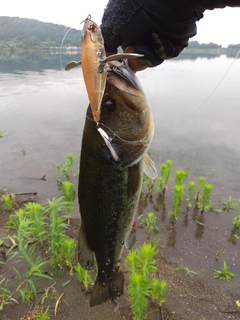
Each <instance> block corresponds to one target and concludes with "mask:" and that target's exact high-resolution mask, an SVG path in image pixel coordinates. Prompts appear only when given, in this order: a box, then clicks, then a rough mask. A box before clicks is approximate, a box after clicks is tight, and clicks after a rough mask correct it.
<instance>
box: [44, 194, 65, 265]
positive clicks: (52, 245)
mask: <svg viewBox="0 0 240 320" xmlns="http://www.w3.org/2000/svg"><path fill="white" fill-rule="evenodd" d="M65 208H66V205H65V204H64V203H63V202H62V198H53V199H52V201H50V200H48V205H47V211H48V212H49V213H50V224H49V227H50V230H49V248H48V250H49V253H50V264H51V266H52V268H53V269H54V270H56V269H57V268H58V267H61V266H62V263H63V262H62V256H61V253H62V244H63V242H64V239H65V238H66V234H65V232H66V229H67V227H68V225H67V224H66V223H65V222H64V221H65V220H66V216H61V215H60V212H63V211H65Z"/></svg>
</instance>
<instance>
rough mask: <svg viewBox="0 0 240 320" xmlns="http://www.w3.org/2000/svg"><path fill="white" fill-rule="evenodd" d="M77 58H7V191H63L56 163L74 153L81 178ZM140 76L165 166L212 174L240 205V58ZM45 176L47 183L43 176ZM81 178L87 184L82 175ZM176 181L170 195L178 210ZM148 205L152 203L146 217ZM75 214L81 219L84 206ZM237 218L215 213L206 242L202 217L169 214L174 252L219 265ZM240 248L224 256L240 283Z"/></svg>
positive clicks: (184, 62) (219, 189)
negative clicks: (219, 252) (217, 255)
mask: <svg viewBox="0 0 240 320" xmlns="http://www.w3.org/2000/svg"><path fill="white" fill-rule="evenodd" d="M69 60H78V56H68V57H67V56H63V57H62V61H61V60H60V56H52V57H51V56H50V57H47V58H42V57H41V56H39V55H37V56H36V57H35V56H31V59H30V58H28V57H27V56H25V57H11V59H9V60H1V63H0V130H6V131H7V133H6V135H5V136H4V137H3V138H1V139H0V148H1V153H0V167H1V171H0V188H1V189H8V190H9V191H10V192H37V193H38V195H39V196H40V197H42V198H43V199H46V198H52V197H54V196H57V195H59V190H58V187H57V185H56V176H55V171H56V170H55V167H56V164H57V163H61V164H63V163H64V161H65V157H66V154H67V153H71V154H73V157H74V159H75V164H74V169H73V171H74V172H75V173H76V172H77V168H78V161H79V153H80V146H81V137H82V130H83V125H84V119H85V111H86V108H87V105H88V99H87V93H86V90H85V86H84V82H83V77H82V72H81V68H76V69H73V70H71V71H68V72H66V71H65V70H64V66H65V64H66V63H67V62H68V61H69ZM137 75H138V78H139V80H140V82H141V84H142V86H143V88H144V91H145V93H146V95H147V97H148V100H149V102H150V104H151V107H152V112H153V116H154V121H155V137H154V140H153V143H152V146H151V150H150V153H151V157H152V158H153V160H154V161H155V163H156V165H157V167H158V168H159V166H160V164H161V163H162V162H163V161H165V160H167V159H171V160H172V161H173V171H175V170H176V169H185V168H186V167H188V168H189V171H190V179H191V180H194V181H195V182H197V179H198V177H199V176H204V177H205V178H206V180H207V182H208V183H211V184H213V187H214V192H213V194H214V202H218V201H224V200H226V198H227V197H229V196H232V197H233V199H235V200H237V199H239V198H240V138H239V137H240V90H239V83H240V59H234V58H227V57H226V56H220V57H216V58H211V59H209V58H204V57H201V58H196V59H192V60H191V59H177V60H172V61H166V62H165V63H164V64H162V66H160V67H157V68H154V69H149V70H146V71H144V72H141V73H138V74H137ZM44 175H46V179H47V181H43V180H39V178H41V177H42V176H44ZM71 180H72V181H73V183H74V184H75V186H77V176H76V175H73V176H72V177H71ZM173 180H174V176H172V178H171V181H170V185H169V190H167V193H166V201H167V205H168V211H170V210H171V201H170V199H171V196H172V188H171V187H172V185H173ZM148 209H149V210H150V209H152V208H151V205H150V206H148V207H147V208H146V209H145V212H146V210H148ZM74 214H75V215H76V216H78V212H77V209H76V210H75V213H74ZM236 214H237V210H236V209H235V210H233V211H232V212H230V213H225V212H224V213H223V214H222V215H219V214H218V215H217V214H215V213H207V215H206V216H205V217H207V219H206V220H207V226H206V228H205V230H203V229H201V228H200V229H201V230H200V231H201V232H202V234H201V235H200V236H198V235H197V228H198V229H199V225H196V223H195V222H194V219H190V218H188V219H189V223H187V225H186V221H185V225H184V216H182V218H181V219H179V221H178V222H177V224H176V225H175V226H174V227H173V226H171V225H170V223H169V221H168V218H167V217H165V218H164V219H163V216H162V218H161V219H162V220H161V223H162V224H161V226H162V231H161V232H162V233H161V237H162V241H163V242H164V243H165V245H166V247H165V249H164V250H165V253H166V255H169V256H172V259H175V260H176V261H182V263H183V264H187V265H188V266H189V267H190V269H191V268H192V269H194V268H198V269H201V268H202V269H204V268H205V265H206V260H207V261H208V264H209V266H211V267H214V266H216V264H215V259H214V256H215V253H216V251H217V250H218V249H221V248H222V247H224V246H227V244H228V238H229V236H230V234H231V230H232V220H233V218H234V216H236ZM159 219H160V216H159ZM185 219H186V216H185ZM159 223H160V221H159ZM201 232H200V233H201ZM172 235H174V236H175V239H172V238H171V236H172ZM239 241H240V240H238V242H239ZM238 242H237V243H236V244H235V245H230V246H228V248H229V249H228V250H226V253H225V255H224V256H223V258H224V259H226V260H227V262H228V264H229V266H230V269H231V271H234V272H236V273H238V279H239V275H240V272H239V269H240V268H239V265H240V261H239V260H240V258H239V243H238ZM209 244H211V245H209ZM189 246H190V247H189ZM195 249H196V250H197V251H196V250H195ZM173 252H174V257H173ZM209 257H211V258H210V259H209ZM184 259H187V260H184ZM221 266H222V259H221V265H220V267H221Z"/></svg>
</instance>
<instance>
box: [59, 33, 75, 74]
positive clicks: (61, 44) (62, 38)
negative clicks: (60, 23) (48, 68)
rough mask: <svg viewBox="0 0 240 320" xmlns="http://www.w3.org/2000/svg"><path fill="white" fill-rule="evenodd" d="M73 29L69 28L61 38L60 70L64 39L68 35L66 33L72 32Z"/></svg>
mask: <svg viewBox="0 0 240 320" xmlns="http://www.w3.org/2000/svg"><path fill="white" fill-rule="evenodd" d="M72 29H73V28H70V29H69V30H68V31H67V32H66V33H65V35H64V37H63V38H62V42H61V47H60V64H61V69H62V67H63V66H62V48H63V42H64V40H65V38H66V36H67V35H68V33H69V32H70V31H71V30H72Z"/></svg>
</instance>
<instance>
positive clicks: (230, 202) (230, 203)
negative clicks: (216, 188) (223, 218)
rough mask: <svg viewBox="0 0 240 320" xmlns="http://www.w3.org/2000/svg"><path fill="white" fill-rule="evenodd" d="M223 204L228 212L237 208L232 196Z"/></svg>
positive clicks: (224, 209)
mask: <svg viewBox="0 0 240 320" xmlns="http://www.w3.org/2000/svg"><path fill="white" fill-rule="evenodd" d="M222 205H223V211H227V212H229V211H230V210H233V209H234V208H235V205H234V203H233V199H232V197H231V196H230V197H228V198H227V201H225V202H223V203H222Z"/></svg>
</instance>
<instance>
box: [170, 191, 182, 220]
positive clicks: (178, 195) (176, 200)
mask: <svg viewBox="0 0 240 320" xmlns="http://www.w3.org/2000/svg"><path fill="white" fill-rule="evenodd" d="M183 197H184V185H175V186H174V193H173V199H172V201H173V211H170V212H169V215H170V216H171V217H172V218H173V219H174V220H177V218H178V214H179V213H180V210H181V204H182V201H183Z"/></svg>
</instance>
